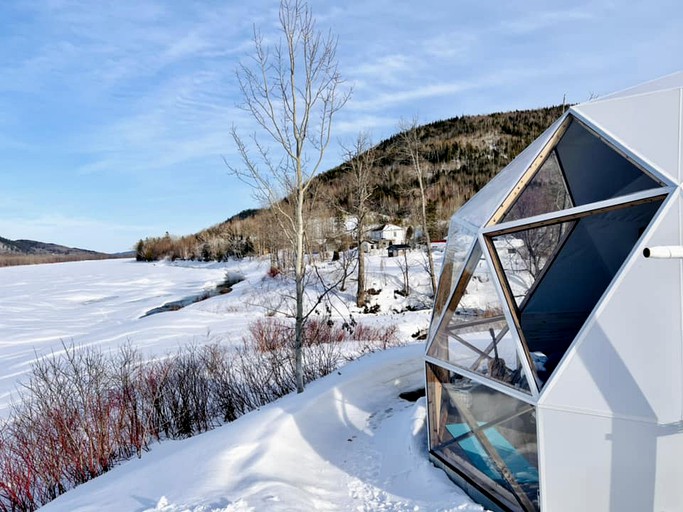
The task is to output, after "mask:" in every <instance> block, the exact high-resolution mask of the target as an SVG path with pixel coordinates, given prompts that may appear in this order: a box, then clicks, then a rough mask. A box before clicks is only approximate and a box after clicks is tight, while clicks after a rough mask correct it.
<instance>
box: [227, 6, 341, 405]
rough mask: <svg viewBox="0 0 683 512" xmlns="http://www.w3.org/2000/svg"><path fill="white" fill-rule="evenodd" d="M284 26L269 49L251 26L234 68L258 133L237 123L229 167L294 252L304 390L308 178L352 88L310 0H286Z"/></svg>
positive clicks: (333, 42)
mask: <svg viewBox="0 0 683 512" xmlns="http://www.w3.org/2000/svg"><path fill="white" fill-rule="evenodd" d="M279 24H280V30H281V32H282V33H281V38H280V40H279V42H277V43H276V44H274V45H273V46H271V47H266V45H265V43H264V38H263V37H262V35H261V33H260V32H259V31H258V29H256V28H254V55H253V56H252V60H251V62H249V63H248V64H244V63H242V64H240V65H239V67H238V69H237V78H238V81H239V85H240V90H241V93H242V97H243V100H244V103H243V104H242V105H241V107H242V108H243V109H244V110H245V111H246V112H247V113H248V114H250V116H251V117H252V119H253V120H254V121H255V122H256V125H257V130H258V132H259V133H254V134H252V135H251V137H250V138H249V139H247V140H245V139H244V138H243V137H242V136H240V135H239V134H238V132H237V128H236V127H234V126H233V128H232V136H233V139H234V141H235V144H236V146H237V149H238V151H239V154H240V156H241V158H242V163H243V166H242V167H241V168H235V167H232V166H229V167H230V169H231V171H232V172H233V174H235V175H236V176H237V177H239V178H241V179H242V180H243V181H245V182H247V183H249V184H250V185H251V186H252V187H253V189H254V191H255V195H256V196H257V197H258V198H260V199H261V200H263V201H264V202H265V203H266V204H268V205H270V206H271V207H272V208H273V209H274V210H275V211H277V213H278V217H277V218H278V222H279V223H280V225H281V227H282V229H283V232H285V233H286V235H287V238H288V240H289V243H290V244H291V247H292V250H293V254H294V280H295V285H296V313H295V340H294V351H295V358H296V387H297V391H298V392H299V393H300V392H302V391H303V389H304V369H303V351H302V346H303V335H304V323H305V320H306V316H305V315H304V291H305V290H304V286H305V280H304V278H305V270H306V260H305V252H304V251H305V247H304V239H305V233H306V219H305V215H304V212H305V203H306V201H307V192H308V189H309V186H310V183H311V178H312V177H313V176H315V175H316V173H317V172H318V170H319V168H320V165H321V163H322V160H323V157H324V155H325V151H326V149H327V147H328V145H329V142H330V133H331V128H332V119H333V117H334V116H335V114H336V113H337V112H338V111H339V109H340V108H342V106H343V105H344V104H345V103H346V100H347V99H348V97H349V93H350V91H342V84H343V81H342V79H341V76H340V74H339V72H338V69H337V58H336V49H337V39H336V37H334V36H333V35H332V34H331V33H330V32H328V33H326V34H325V33H322V32H321V31H319V30H318V29H317V27H316V23H315V20H314V18H313V15H312V13H311V9H310V8H309V7H308V5H307V4H305V3H303V2H300V1H299V0H281V3H280V11H279ZM250 149H251V150H252V151H253V152H252V151H250ZM283 198H286V201H283ZM284 203H289V204H290V205H291V208H288V207H286V206H285V205H284Z"/></svg>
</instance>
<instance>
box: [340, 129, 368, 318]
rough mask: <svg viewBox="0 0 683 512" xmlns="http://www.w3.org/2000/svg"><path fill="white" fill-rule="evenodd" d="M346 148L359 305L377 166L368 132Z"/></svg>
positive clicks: (362, 298)
mask: <svg viewBox="0 0 683 512" xmlns="http://www.w3.org/2000/svg"><path fill="white" fill-rule="evenodd" d="M344 149H345V157H346V160H347V161H348V164H349V182H350V188H351V190H350V192H351V195H352V200H351V202H350V204H349V208H348V211H347V213H349V214H350V215H352V216H353V217H355V218H356V231H355V238H356V247H357V251H358V255H357V257H358V265H357V272H358V291H357V292H356V306H358V307H363V306H364V305H365V303H366V291H365V254H364V253H363V242H364V241H365V235H366V233H365V230H366V222H367V220H368V214H369V213H370V198H371V196H372V193H373V191H374V182H373V174H372V173H373V171H374V165H375V152H374V151H373V149H372V142H371V140H370V136H369V135H368V134H367V133H360V134H358V137H356V140H355V141H354V142H353V144H352V145H351V146H350V147H348V148H344Z"/></svg>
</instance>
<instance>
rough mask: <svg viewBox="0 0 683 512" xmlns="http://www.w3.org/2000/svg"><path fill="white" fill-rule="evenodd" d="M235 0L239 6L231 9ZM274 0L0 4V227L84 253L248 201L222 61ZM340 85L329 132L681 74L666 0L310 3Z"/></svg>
mask: <svg viewBox="0 0 683 512" xmlns="http://www.w3.org/2000/svg"><path fill="white" fill-rule="evenodd" d="M242 4H248V5H242ZM277 6H278V2H277V1H270V0H268V1H266V0H254V1H251V2H236V1H235V2H233V1H229V0H223V1H218V0H196V1H192V0H182V1H181V0H179V1H171V0H158V1H147V0H134V1H132V0H131V1H129V0H109V1H95V0H3V1H2V2H0V183H2V186H1V187H0V236H3V237H5V238H10V239H18V238H29V239H37V240H42V241H48V242H55V243H60V244H64V245H70V246H78V247H84V248H89V249H95V250H101V251H119V250H127V249H129V248H131V247H132V245H133V244H134V243H135V242H136V241H137V240H138V239H139V238H144V237H145V236H150V235H162V234H163V233H164V232H166V231H169V232H170V233H172V234H178V235H181V234H188V233H192V232H195V231H197V230H199V229H201V228H204V227H208V226H210V225H212V224H215V223H217V222H220V221H221V220H224V219H225V218H227V217H229V216H231V215H233V214H235V213H237V212H239V211H240V210H243V209H245V208H251V207H256V206H259V205H258V204H257V203H256V201H255V200H254V199H252V197H251V192H250V190H249V189H248V187H246V186H245V185H244V184H242V183H241V182H239V181H237V180H236V179H235V178H233V177H231V176H230V175H229V174H228V172H227V169H226V166H225V163H224V162H223V157H225V159H226V160H228V161H229V162H232V163H234V164H236V165H237V164H238V163H239V162H238V160H237V156H236V153H235V148H234V145H233V143H232V140H231V138H230V133H229V130H230V127H231V126H232V125H233V124H235V125H236V126H237V127H243V126H244V127H249V125H250V123H249V120H248V119H247V118H246V117H245V114H244V112H242V111H240V110H239V109H237V108H236V105H237V104H238V103H239V101H240V96H239V91H238V88H237V83H236V80H235V68H236V66H237V63H238V62H239V61H240V60H244V59H246V58H248V56H249V53H250V50H251V41H250V37H251V33H252V26H253V24H256V25H258V26H259V27H260V28H261V30H262V32H263V33H264V35H265V36H267V37H271V38H275V37H277V32H276V30H277V27H276V24H275V22H276V19H277ZM311 6H312V8H313V12H314V15H315V17H316V18H317V20H318V24H319V26H320V28H322V29H328V28H330V29H332V30H333V31H334V32H335V33H336V34H337V35H338V36H339V47H338V60H339V64H340V69H341V72H342V74H343V76H344V78H345V79H346V80H347V81H348V83H349V84H351V85H353V89H354V92H353V96H352V98H351V100H350V101H349V102H348V103H347V105H346V107H345V108H344V110H342V111H341V112H340V113H339V114H338V117H337V119H336V122H335V127H334V134H333V135H334V141H335V142H334V143H333V146H332V147H331V149H330V152H329V155H328V163H329V166H332V165H336V164H337V163H339V161H340V154H341V151H340V150H339V146H338V144H337V142H338V141H341V142H347V143H348V142H349V141H350V140H351V139H352V138H353V137H354V135H355V134H356V133H358V132H359V131H361V130H366V131H369V132H370V133H371V134H372V137H373V139H374V140H375V141H376V142H379V141H380V140H381V139H383V138H386V137H387V136H389V135H391V134H393V133H394V132H395V131H396V126H397V124H398V123H399V121H400V120H401V119H411V118H413V117H414V116H417V117H418V119H419V120H420V121H421V122H429V121H433V120H437V119H446V118H449V117H453V116H457V115H462V114H478V113H488V112H495V111H503V110H513V109H524V108H533V107H539V106H546V105H551V104H558V103H561V102H562V98H563V96H565V95H566V98H567V101H569V102H580V101H584V100H586V99H588V98H589V97H590V96H591V95H602V94H606V93H608V92H611V91H614V90H618V89H622V88H625V87H628V86H631V85H634V84H637V83H639V82H642V81H646V80H649V79H653V78H656V77H658V76H662V75H665V74H668V73H672V72H674V71H678V70H680V66H681V55H682V54H683V4H681V3H680V0H670V1H669V0H662V1H648V2H646V1H642V2H640V1H620V2H617V1H602V0H591V1H586V2H582V1H566V2H565V1H556V2H552V3H551V2H541V1H525V2H503V1H500V0H496V1H492V0H473V1H470V0H458V1H446V0H441V1H435V0H421V1H420V2H414V1H400V0H363V1H359V0H350V1H346V2H336V1H332V0H329V1H328V0H313V1H312V2H311Z"/></svg>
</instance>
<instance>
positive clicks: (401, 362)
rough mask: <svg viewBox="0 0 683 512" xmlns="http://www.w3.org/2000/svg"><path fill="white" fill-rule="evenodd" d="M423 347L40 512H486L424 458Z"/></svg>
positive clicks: (384, 356) (349, 371)
mask: <svg viewBox="0 0 683 512" xmlns="http://www.w3.org/2000/svg"><path fill="white" fill-rule="evenodd" d="M422 355H423V352H422V347H421V346H420V345H409V346H406V347H401V348H398V349H392V350H389V351H386V352H382V353H375V354H372V355H369V356H366V357H364V358H362V359H361V360H359V361H356V362H354V363H351V364H349V365H347V366H345V367H344V368H342V369H341V370H340V371H339V372H338V373H334V374H332V375H329V376H328V377H326V378H324V379H321V380H320V381H317V382H314V383H311V384H310V385H309V386H308V387H307V389H306V391H305V392H304V393H303V394H301V395H289V396H287V397H285V398H283V399H280V400H278V401H277V402H274V403H272V404H270V405H268V406H266V407H263V408H262V409H261V410H259V411H257V412H254V413H250V414H247V415H246V416H243V417H241V418H240V419H238V420H237V421H235V422H233V423H229V424H227V425H224V426H223V427H220V428H217V429H215V430H213V431H211V432H208V433H206V434H202V435H200V436H197V437H194V438H191V439H188V440H185V441H180V442H178V441H167V442H162V443H160V444H156V445H153V448H152V451H151V452H150V453H147V454H144V455H143V457H142V458H141V459H139V460H137V459H136V460H131V461H128V462H126V463H124V464H122V465H121V466H119V467H117V468H115V469H114V470H112V471H110V472H109V473H107V474H105V475H103V476H101V477H99V478H96V479H95V480H92V481H90V482H88V483H86V484H84V485H81V486H80V487H77V488H76V489H74V490H72V491H69V492H68V493H66V494H64V495H63V496H61V497H59V498H57V499H56V500H55V501H53V502H51V503H49V504H48V505H46V506H45V507H43V509H42V510H44V511H45V512H56V511H72V512H85V511H91V510H92V511H94V510H98V511H101V512H107V511H112V512H113V511H121V510H135V511H140V512H143V511H145V512H152V511H159V512H181V511H192V512H209V511H213V512H219V511H221V512H232V511H258V510H268V511H280V510H283V511H284V510H356V511H418V510H423V511H437V510H441V511H475V510H477V511H481V510H482V508H481V507H480V506H479V505H475V504H473V503H472V502H471V501H470V500H469V498H467V496H465V495H464V494H463V492H462V491H461V490H460V489H458V488H457V487H456V486H455V485H453V484H452V483H451V482H450V481H449V480H448V479H447V478H446V476H445V474H444V473H443V472H441V471H440V470H437V469H435V468H434V467H433V466H432V465H431V464H430V463H429V461H428V459H427V457H426V452H427V447H426V441H425V432H424V425H425V421H424V416H425V403H424V399H420V401H418V402H417V403H415V404H413V403H410V402H406V401H404V400H402V399H400V398H399V397H398V395H399V393H401V392H402V391H407V390H412V389H415V388H417V387H420V386H422V385H423V384H424V382H423V379H424V376H423V366H422Z"/></svg>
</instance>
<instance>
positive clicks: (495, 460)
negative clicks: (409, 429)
mask: <svg viewBox="0 0 683 512" xmlns="http://www.w3.org/2000/svg"><path fill="white" fill-rule="evenodd" d="M427 396H428V400H429V405H430V408H429V410H430V449H431V451H432V452H433V453H435V454H437V455H438V456H439V457H440V458H441V459H442V460H443V461H445V462H446V463H447V464H449V465H451V466H452V467H453V468H454V469H455V470H456V471H459V472H461V473H465V475H466V476H467V477H469V479H471V480H472V481H473V482H475V483H476V484H478V485H479V486H480V487H482V488H484V489H487V490H488V491H489V492H493V493H494V494H495V495H496V496H497V497H498V499H500V500H501V501H503V502H504V503H505V504H506V505H507V507H508V508H511V509H513V510H519V509H520V507H521V510H538V507H539V499H538V490H539V483H538V482H539V479H538V448H537V442H536V412H535V409H534V407H533V406H532V405H529V404H527V403H525V402H522V401H521V400H518V399H516V398H512V397H510V396H507V395H505V394H503V393H500V392H499V391H495V390H493V389H490V388H488V387H486V386H484V385H482V384H479V383H476V382H474V381H472V380H471V379H468V378H467V377H463V376H461V375H458V374H457V373H454V372H450V371H448V370H445V369H443V368H439V367H438V366H435V365H432V364H430V363H427Z"/></svg>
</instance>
